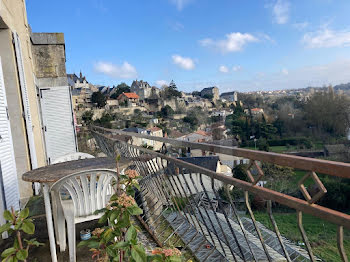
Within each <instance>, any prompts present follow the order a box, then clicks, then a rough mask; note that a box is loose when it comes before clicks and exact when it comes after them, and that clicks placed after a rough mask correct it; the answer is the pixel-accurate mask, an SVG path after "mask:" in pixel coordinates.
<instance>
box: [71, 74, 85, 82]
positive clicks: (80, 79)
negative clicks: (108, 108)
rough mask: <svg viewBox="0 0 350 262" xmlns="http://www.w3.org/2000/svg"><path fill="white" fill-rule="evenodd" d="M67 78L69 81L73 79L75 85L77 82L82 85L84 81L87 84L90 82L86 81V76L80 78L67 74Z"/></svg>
mask: <svg viewBox="0 0 350 262" xmlns="http://www.w3.org/2000/svg"><path fill="white" fill-rule="evenodd" d="M67 78H68V80H69V79H72V80H73V82H74V83H76V82H77V80H79V82H80V83H83V82H84V80H85V81H86V83H89V82H88V81H87V80H86V77H85V76H84V77H83V76H82V77H78V76H77V75H76V74H67Z"/></svg>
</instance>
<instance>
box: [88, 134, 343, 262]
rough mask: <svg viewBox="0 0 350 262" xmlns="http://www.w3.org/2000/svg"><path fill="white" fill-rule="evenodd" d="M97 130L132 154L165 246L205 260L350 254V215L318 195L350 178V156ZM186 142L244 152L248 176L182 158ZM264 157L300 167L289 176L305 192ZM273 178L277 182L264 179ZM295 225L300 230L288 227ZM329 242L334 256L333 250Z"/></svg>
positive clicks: (117, 149)
mask: <svg viewBox="0 0 350 262" xmlns="http://www.w3.org/2000/svg"><path fill="white" fill-rule="evenodd" d="M91 131H92V134H93V136H94V137H95V139H96V141H97V143H98V145H99V146H100V148H101V150H102V151H103V152H105V153H106V154H107V155H108V156H111V157H114V156H116V155H117V154H120V155H121V156H122V157H123V158H126V159H129V160H131V166H132V168H134V169H136V170H137V171H138V172H139V173H140V174H141V175H142V176H143V179H142V180H141V182H140V185H141V190H140V191H139V192H138V194H137V203H138V204H139V206H140V207H142V209H143V210H144V214H143V215H142V216H141V217H138V220H139V221H140V223H141V224H142V225H143V226H144V227H145V228H146V229H147V231H148V232H149V233H150V235H151V236H152V237H153V238H154V240H155V241H156V243H157V244H158V245H159V246H166V245H169V244H172V245H179V246H182V247H183V249H184V250H187V251H188V252H189V253H190V254H192V255H193V256H194V257H195V258H196V259H197V260H198V261H348V260H347V255H346V250H347V252H349V248H350V246H349V243H348V239H349V232H347V231H346V232H344V228H345V229H346V230H348V229H350V216H349V215H348V214H346V213H345V212H340V211H336V210H333V209H331V208H328V207H326V206H321V205H319V204H317V203H318V202H320V201H321V200H322V199H323V198H324V197H325V195H326V194H327V188H325V186H324V185H323V183H322V181H325V180H327V177H338V178H339V179H341V178H350V164H347V163H341V162H333V161H327V160H319V159H313V158H304V157H297V156H291V155H283V154H276V153H269V152H261V151H253V150H247V149H240V148H232V147H226V146H219V145H213V144H206V143H191V142H186V141H179V140H173V139H168V138H163V137H150V136H147V135H143V134H136V133H127V132H122V131H119V130H111V129H105V128H101V127H92V128H91ZM142 139H149V140H154V141H157V142H161V143H163V147H162V149H161V152H155V151H152V150H149V149H146V148H144V147H142V146H140V145H138V144H137V141H140V140H142ZM181 150H182V152H185V153H187V154H188V152H191V153H192V154H195V153H197V154H199V155H203V156H208V155H211V156H213V155H216V156H219V158H220V159H225V160H226V161H227V159H230V157H240V158H241V159H242V160H241V162H243V161H244V162H246V163H247V165H246V167H247V169H246V177H245V178H244V179H243V178H241V179H238V178H237V177H233V176H232V174H231V175H228V174H227V173H226V174H223V173H218V172H217V171H213V170H211V169H210V168H208V165H196V164H193V163H191V162H190V161H187V160H186V158H178V157H177V156H178V155H179V152H180V154H181ZM235 163H237V161H236V162H235ZM264 164H270V165H271V164H273V165H276V167H277V170H279V169H278V168H281V170H282V167H286V168H287V170H288V169H289V170H297V172H296V173H295V174H294V173H293V174H294V175H295V176H296V177H297V180H296V178H294V177H293V179H290V178H287V179H289V180H291V181H294V184H295V185H294V187H296V188H298V189H299V194H296V195H295V193H294V195H290V194H288V192H289V190H288V188H286V189H284V190H277V187H278V186H277V185H274V184H275V183H271V176H274V177H276V184H277V183H283V181H281V180H280V179H278V176H279V174H277V175H276V174H272V173H266V171H265V172H264V169H263V168H262V165H264ZM265 170H266V169H265ZM283 170H284V169H283ZM300 174H301V176H300ZM282 175H283V174H282V173H281V176H282ZM319 177H322V179H320V178H319ZM266 180H267V181H270V183H268V184H269V185H266V186H264V184H265V183H266ZM282 180H283V179H282ZM321 180H322V181H321ZM287 186H289V187H292V185H290V184H288V185H287ZM332 193H333V194H334V191H333V192H332ZM328 194H329V193H328ZM253 204H254V206H253ZM303 217H304V220H305V221H304V220H303ZM290 218H292V221H290ZM258 220H259V221H260V222H259V221H258ZM286 220H287V221H286ZM310 221H312V222H311V223H310ZM261 222H262V223H261ZM304 224H305V225H306V227H305V228H304ZM314 224H315V225H323V227H325V229H324V230H326V231H332V233H334V235H333V236H332V237H331V238H329V239H327V240H326V242H327V241H329V243H327V245H324V246H323V244H322V241H324V240H322V241H321V240H320V241H319V242H317V239H316V240H315V235H313V232H312V231H313V229H312V228H311V227H314V226H315V225H314ZM290 227H293V228H295V232H294V233H295V234H296V235H290V233H288V232H290V230H288V229H289V228H290ZM309 227H310V228H309ZM283 232H286V234H287V236H284V233H283ZM309 234H311V235H310V240H309V236H308V235H309ZM344 238H345V240H346V241H345V244H346V245H345V247H344ZM318 245H319V246H318ZM329 247H331V249H332V250H333V252H337V254H335V256H333V257H331V256H328V257H327V254H325V252H327V251H325V250H327V249H328V248H329ZM320 249H321V250H320ZM322 249H324V251H325V252H323V251H322Z"/></svg>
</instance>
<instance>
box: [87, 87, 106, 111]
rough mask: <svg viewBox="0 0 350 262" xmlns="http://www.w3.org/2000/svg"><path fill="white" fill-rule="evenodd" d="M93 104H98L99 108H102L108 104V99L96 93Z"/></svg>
mask: <svg viewBox="0 0 350 262" xmlns="http://www.w3.org/2000/svg"><path fill="white" fill-rule="evenodd" d="M91 102H92V103H94V104H97V107H99V108H102V107H104V106H105V105H106V103H107V98H106V97H105V96H104V95H103V94H102V93H101V92H100V91H98V92H94V93H92V96H91Z"/></svg>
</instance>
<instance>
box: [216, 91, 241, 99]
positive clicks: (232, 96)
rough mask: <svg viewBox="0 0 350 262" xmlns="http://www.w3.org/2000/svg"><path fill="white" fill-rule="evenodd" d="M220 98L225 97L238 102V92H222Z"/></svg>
mask: <svg viewBox="0 0 350 262" xmlns="http://www.w3.org/2000/svg"><path fill="white" fill-rule="evenodd" d="M220 98H221V99H225V100H227V101H230V102H237V101H238V98H237V92H235V91H233V92H226V93H222V94H221V95H220Z"/></svg>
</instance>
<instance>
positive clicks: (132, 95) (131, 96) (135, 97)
mask: <svg viewBox="0 0 350 262" xmlns="http://www.w3.org/2000/svg"><path fill="white" fill-rule="evenodd" d="M123 96H126V97H127V98H131V99H139V98H140V97H139V96H138V95H137V94H136V93H122V94H120V95H119V96H118V100H119V99H121V98H122V97H123Z"/></svg>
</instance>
